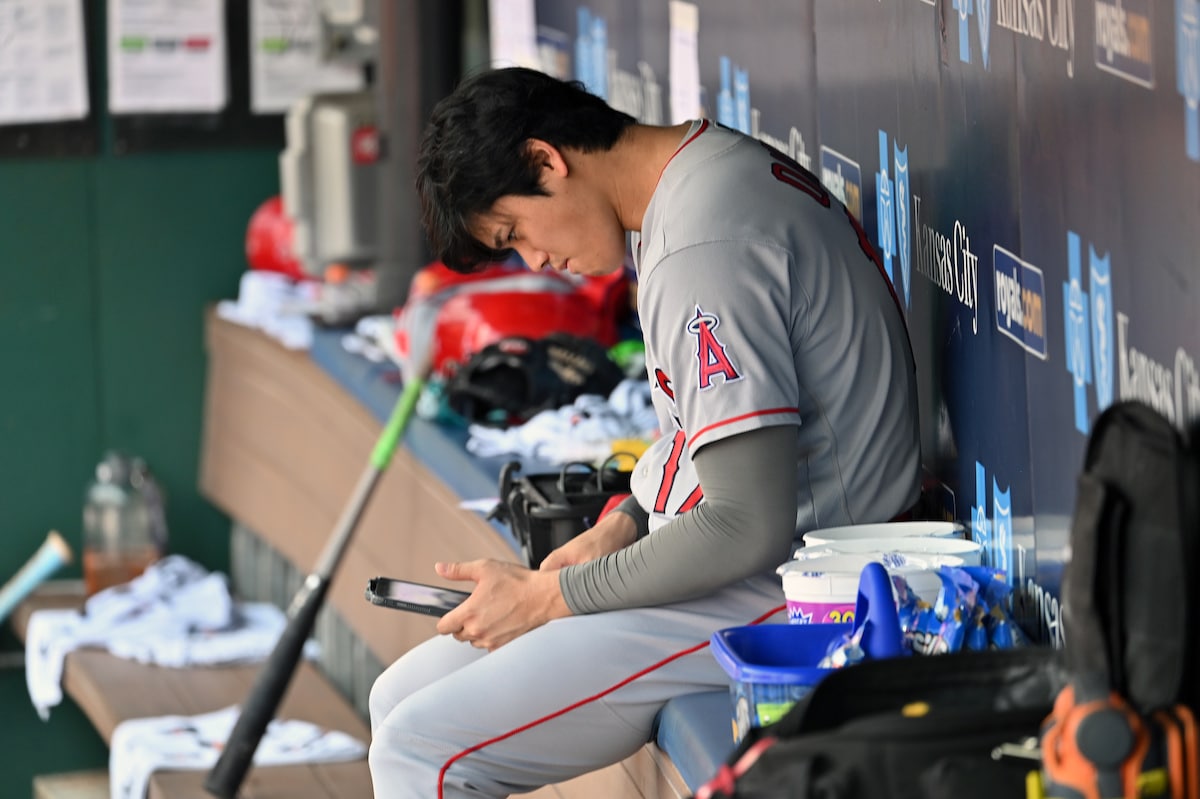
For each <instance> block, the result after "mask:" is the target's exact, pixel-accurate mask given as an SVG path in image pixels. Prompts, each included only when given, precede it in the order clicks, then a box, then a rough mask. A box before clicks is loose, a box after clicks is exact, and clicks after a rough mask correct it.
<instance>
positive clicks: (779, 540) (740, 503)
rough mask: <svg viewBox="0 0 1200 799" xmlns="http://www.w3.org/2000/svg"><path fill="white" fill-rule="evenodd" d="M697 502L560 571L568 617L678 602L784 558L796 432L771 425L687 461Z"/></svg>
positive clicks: (791, 514) (791, 522)
mask: <svg viewBox="0 0 1200 799" xmlns="http://www.w3.org/2000/svg"><path fill="white" fill-rule="evenodd" d="M695 461H696V471H697V474H698V475H699V477H700V482H701V485H702V486H704V490H705V501H704V502H703V503H701V504H700V505H698V506H697V507H696V508H694V509H693V510H692V511H690V512H689V513H686V514H684V515H682V516H680V517H678V518H676V519H674V520H672V521H671V522H670V523H669V524H667V525H665V526H664V527H662V528H661V529H659V530H657V531H655V533H654V534H653V535H650V536H647V537H646V538H643V539H641V540H639V541H637V542H636V543H635V544H633V545H632V546H629V547H626V548H624V549H622V550H620V551H619V552H615V553H613V554H612V555H609V556H607V557H604V558H600V559H598V560H595V561H592V562H589V563H585V564H580V565H578V566H572V567H569V568H567V569H564V570H563V571H562V573H561V574H560V580H559V584H560V586H561V588H562V592H563V597H564V599H565V600H566V602H567V605H568V606H569V607H570V608H571V611H572V612H573V613H576V614H579V613H594V612H597V611H601V610H617V609H620V608H628V607H644V606H648V605H661V604H666V603H668V602H678V601H682V600H685V599H691V598H693V597H697V596H702V595H704V594H708V593H711V592H712V591H714V590H716V589H718V588H720V587H721V586H723V585H728V584H729V583H733V582H736V581H737V580H741V579H744V578H746V577H750V576H752V575H755V574H762V573H765V572H769V571H771V570H773V569H774V568H775V567H776V566H778V565H779V564H780V563H782V562H783V561H785V560H786V559H787V558H788V557H789V555H790V554H791V546H792V539H793V536H794V531H795V519H796V432H795V428H793V427H790V426H789V427H771V428H765V429H763V430H756V431H752V432H749V433H743V434H741V435H738V436H734V437H732V438H729V439H726V440H723V441H719V442H716V443H713V444H710V445H709V446H707V447H704V448H703V449H702V450H700V451H699V452H698V453H696V457H695Z"/></svg>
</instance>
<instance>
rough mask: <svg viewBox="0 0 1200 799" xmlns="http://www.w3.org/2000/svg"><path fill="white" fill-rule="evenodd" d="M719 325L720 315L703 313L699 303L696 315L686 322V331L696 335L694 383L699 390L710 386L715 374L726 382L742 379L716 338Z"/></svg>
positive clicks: (705, 389)
mask: <svg viewBox="0 0 1200 799" xmlns="http://www.w3.org/2000/svg"><path fill="white" fill-rule="evenodd" d="M720 326H721V319H720V317H718V316H717V315H716V314H710V313H705V312H704V310H703V309H701V307H700V306H699V305H697V306H696V315H695V316H694V317H692V318H691V320H690V321H689V322H688V323H687V332H688V333H690V334H691V335H693V336H695V337H696V370H697V371H696V385H697V386H698V387H699V389H700V390H701V391H707V390H708V389H710V388H712V387H713V378H714V377H716V376H717V375H721V376H722V377H724V378H725V382H726V383H732V382H733V381H735V380H741V379H742V375H741V373H740V372H738V370H737V367H736V366H734V365H733V361H732V360H731V359H730V357H729V353H727V352H726V351H725V345H724V344H722V343H721V340H720V339H718V338H717V328H718V327H720Z"/></svg>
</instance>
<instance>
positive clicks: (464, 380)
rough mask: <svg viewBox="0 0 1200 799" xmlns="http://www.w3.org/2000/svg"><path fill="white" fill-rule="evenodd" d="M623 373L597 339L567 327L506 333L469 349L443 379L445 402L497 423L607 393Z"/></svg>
mask: <svg viewBox="0 0 1200 799" xmlns="http://www.w3.org/2000/svg"><path fill="white" fill-rule="evenodd" d="M623 378H624V374H623V373H622V372H621V369H620V367H618V366H617V364H615V363H614V362H613V361H612V360H611V359H609V357H608V353H607V351H606V350H605V349H604V347H603V346H602V345H601V344H600V343H599V342H597V341H595V340H593V339H589V338H581V337H579V336H572V335H569V334H566V333H551V334H549V335H547V336H545V337H543V338H538V339H533V338H527V337H525V336H508V337H505V338H502V339H500V340H499V341H496V342H494V343H492V344H489V345H488V346H486V347H484V348H483V349H482V350H480V351H479V352H477V353H475V354H474V355H472V356H471V357H470V358H469V359H468V360H467V362H466V363H465V364H463V365H462V366H461V367H459V369H458V371H456V372H455V373H454V375H453V376H452V377H451V378H450V380H449V381H448V383H447V385H446V402H447V404H448V405H449V406H450V408H451V409H452V410H454V411H455V412H456V413H458V414H460V415H461V416H463V417H464V418H466V419H468V420H470V421H472V422H478V423H481V424H493V425H499V426H507V425H515V424H523V423H525V422H526V421H528V420H529V419H530V418H532V417H533V416H534V415H535V414H537V413H539V412H541V411H544V410H548V409H553V408H560V407H562V406H563V405H567V404H570V403H571V402H574V400H575V398H576V397H578V396H580V395H581V394H600V395H602V396H605V397H607V396H608V395H609V394H610V393H611V392H612V390H613V389H614V388H616V387H617V384H618V383H620V382H621V380H622V379H623Z"/></svg>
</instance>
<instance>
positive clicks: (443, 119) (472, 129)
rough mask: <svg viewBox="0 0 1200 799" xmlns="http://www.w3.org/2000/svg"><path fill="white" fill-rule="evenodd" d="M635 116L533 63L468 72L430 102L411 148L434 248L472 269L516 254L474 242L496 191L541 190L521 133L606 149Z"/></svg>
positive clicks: (537, 166) (460, 267) (457, 266)
mask: <svg viewBox="0 0 1200 799" xmlns="http://www.w3.org/2000/svg"><path fill="white" fill-rule="evenodd" d="M634 122H635V120H634V118H633V117H631V116H630V115H628V114H626V113H623V112H621V111H617V110H616V109H614V108H612V107H610V106H609V105H608V104H607V103H605V102H604V100H602V99H600V98H599V97H597V96H596V95H594V94H590V93H589V92H588V91H587V90H586V89H585V88H584V86H583V84H582V83H580V82H579V81H563V80H559V79H558V78H554V77H551V76H549V75H547V74H545V73H544V72H538V71H537V70H532V69H525V68H522V67H511V68H506V69H495V70H489V71H486V72H481V73H479V74H477V75H474V76H471V77H469V78H467V79H466V80H464V81H463V82H462V83H460V84H459V86H458V88H457V89H455V90H454V92H453V93H451V94H450V95H449V96H447V97H445V98H444V99H442V100H441V101H440V102H439V103H438V104H437V105H436V106H435V107H434V109H433V115H432V116H431V118H430V121H429V125H428V126H427V127H426V129H425V134H424V136H423V138H422V140H421V147H420V151H419V153H418V155H417V180H416V184H417V193H418V194H419V195H420V197H421V217H422V219H421V221H422V224H423V225H424V226H425V233H426V235H428V237H429V242H430V244H431V246H432V248H433V251H434V254H435V256H436V257H437V258H438V259H439V260H441V261H442V262H443V263H445V264H446V265H447V266H448V267H450V268H451V269H454V270H456V271H459V272H471V271H474V270H476V269H478V268H480V267H481V266H482V265H484V264H486V263H488V262H499V261H503V260H505V259H506V258H507V257H508V256H510V255H511V254H512V250H511V249H500V250H496V249H493V248H491V247H488V246H486V245H484V244H482V243H480V242H479V241H478V240H476V238H475V236H474V235H473V234H472V226H473V225H474V224H475V223H476V222H477V221H478V217H479V216H480V215H481V214H484V213H487V212H488V211H489V210H491V208H492V206H493V205H494V204H495V202H496V201H497V200H499V199H500V198H501V197H505V196H508V195H525V196H534V195H545V194H546V192H545V190H544V189H543V188H542V186H541V180H540V178H541V163H540V162H538V161H536V160H535V159H534V158H533V157H532V156H531V155H530V154H529V152H528V150H527V148H526V146H525V142H526V141H527V140H529V139H541V140H543V141H546V142H548V143H550V144H552V145H554V146H555V147H558V148H564V147H565V148H572V149H576V150H580V151H583V152H595V151H603V150H609V149H611V148H612V146H613V145H614V144H616V142H617V140H618V139H619V138H620V137H621V134H622V133H624V132H625V130H626V129H627V128H628V127H629V126H630V125H632V124H633V123H634Z"/></svg>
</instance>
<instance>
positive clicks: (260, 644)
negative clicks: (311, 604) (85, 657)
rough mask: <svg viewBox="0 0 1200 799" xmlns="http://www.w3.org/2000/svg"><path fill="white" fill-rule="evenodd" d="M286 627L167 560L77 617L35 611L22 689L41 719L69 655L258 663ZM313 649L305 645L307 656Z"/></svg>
mask: <svg viewBox="0 0 1200 799" xmlns="http://www.w3.org/2000/svg"><path fill="white" fill-rule="evenodd" d="M286 624H287V617H286V616H285V614H284V613H283V611H281V610H280V609H279V608H277V607H275V606H274V605H271V604H269V603H265V602H258V603H236V602H234V600H233V598H232V596H230V593H229V585H228V580H227V578H226V577H225V575H223V574H218V573H210V572H208V571H206V570H205V569H204V568H203V567H201V566H199V565H197V564H196V563H194V562H192V561H191V560H188V559H187V558H185V557H182V556H180V555H171V556H169V557H166V558H163V559H162V560H160V561H158V562H157V563H154V564H153V565H151V566H150V567H149V568H148V569H147V570H146V572H145V573H144V574H142V575H141V576H140V577H137V578H135V579H134V580H132V581H130V582H128V583H125V584H124V585H118V586H113V587H112V588H108V589H105V590H103V591H100V592H99V593H97V594H95V595H94V596H92V597H90V598H89V599H88V600H87V602H86V603H85V605H84V610H83V612H82V613H81V612H79V611H77V610H53V609H46V610H38V611H34V612H33V613H32V614H31V615H30V617H29V628H28V631H27V633H26V637H25V683H26V685H27V687H28V689H29V698H30V699H31V700H32V702H33V706H34V707H35V708H36V709H37V711H38V715H40V716H41V717H42V719H43V720H45V719H48V718H49V717H50V708H52V707H54V706H55V705H57V704H59V703H60V702H61V701H62V672H63V663H64V661H65V660H66V657H67V654H68V653H69V652H71V651H72V650H75V649H78V648H80V647H100V648H103V649H107V650H108V651H109V652H111V653H112V654H114V655H116V656H118V657H122V658H127V659H129V660H136V661H138V662H141V663H155V664H158V665H160V666H170V667H176V668H178V667H183V666H190V665H200V664H204V665H214V664H219V663H244V662H255V661H259V660H263V659H265V658H266V657H267V655H269V654H270V653H271V651H272V650H273V649H274V648H275V642H276V641H277V640H278V638H279V635H280V633H282V632H283V628H284V626H285V625H286ZM316 646H317V645H316V642H315V641H309V642H308V643H307V644H306V649H305V652H306V654H307V655H308V656H309V657H313V656H315V654H316V651H317V650H316Z"/></svg>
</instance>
